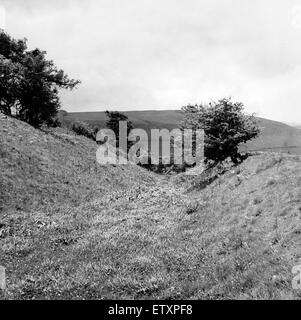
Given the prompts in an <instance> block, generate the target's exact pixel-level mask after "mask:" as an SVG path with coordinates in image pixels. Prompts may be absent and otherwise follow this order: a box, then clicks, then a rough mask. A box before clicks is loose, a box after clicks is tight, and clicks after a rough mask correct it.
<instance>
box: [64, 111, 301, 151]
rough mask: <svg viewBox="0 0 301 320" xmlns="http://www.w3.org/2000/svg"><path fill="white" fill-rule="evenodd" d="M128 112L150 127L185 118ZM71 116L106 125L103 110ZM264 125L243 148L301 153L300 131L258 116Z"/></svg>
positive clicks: (140, 124)
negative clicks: (259, 132)
mask: <svg viewBox="0 0 301 320" xmlns="http://www.w3.org/2000/svg"><path fill="white" fill-rule="evenodd" d="M124 114H125V115H127V116H128V118H129V119H130V120H131V121H132V122H133V124H134V127H136V128H142V129H145V130H147V131H149V130H150V129H157V128H158V129H161V128H167V129H173V128H176V127H178V125H179V123H180V122H181V120H182V117H183V116H182V113H181V111H180V110H165V111H161V110H160V111H159V110H158V111H129V112H124ZM72 119H77V120H82V121H86V122H89V123H91V124H92V125H95V126H98V127H100V128H101V127H105V122H106V115H105V113H104V112H78V113H69V114H68V116H67V117H65V121H67V122H68V121H71V120H72ZM258 123H259V126H260V127H261V128H262V134H261V135H260V137H259V138H258V139H256V140H254V141H252V142H251V143H248V144H247V145H246V146H245V147H243V149H244V150H250V151H255V150H266V151H281V152H289V153H292V154H301V131H300V130H298V129H297V128H293V127H291V126H289V125H286V124H284V123H281V122H277V121H272V120H267V119H263V118H258Z"/></svg>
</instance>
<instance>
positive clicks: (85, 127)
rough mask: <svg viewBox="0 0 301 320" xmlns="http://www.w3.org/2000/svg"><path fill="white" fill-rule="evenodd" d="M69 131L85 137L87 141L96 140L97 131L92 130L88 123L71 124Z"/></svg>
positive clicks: (77, 122) (76, 122)
mask: <svg viewBox="0 0 301 320" xmlns="http://www.w3.org/2000/svg"><path fill="white" fill-rule="evenodd" d="M71 130H72V131H74V132H75V133H76V134H78V135H81V136H85V137H87V138H89V139H93V140H95V139H96V132H97V130H96V129H94V128H92V127H91V126H90V125H89V124H88V123H86V122H83V121H75V122H72V123H71Z"/></svg>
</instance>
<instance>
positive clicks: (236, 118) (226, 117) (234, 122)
mask: <svg viewBox="0 0 301 320" xmlns="http://www.w3.org/2000/svg"><path fill="white" fill-rule="evenodd" d="M243 108H244V106H243V104H242V103H241V102H235V103H234V102H232V101H231V99H230V98H224V99H221V100H219V101H217V102H212V103H209V104H200V105H188V106H185V107H183V108H182V111H183V112H184V120H183V123H182V124H181V127H182V128H188V129H203V130H204V132H205V148H204V149H205V150H204V151H205V158H206V159H207V160H212V161H213V162H214V163H216V162H222V161H223V160H225V159H227V158H228V157H230V158H231V159H232V161H233V162H234V163H238V162H240V161H242V160H243V156H242V155H241V154H240V153H239V149H238V148H239V145H240V144H241V143H246V142H247V141H249V140H251V139H254V138H256V137H257V136H258V134H259V132H260V130H259V128H258V126H257V123H256V118H255V117H254V115H247V114H245V113H244V112H243Z"/></svg>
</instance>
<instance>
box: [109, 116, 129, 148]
mask: <svg viewBox="0 0 301 320" xmlns="http://www.w3.org/2000/svg"><path fill="white" fill-rule="evenodd" d="M106 115H107V117H108V120H107V122H106V126H107V128H108V129H111V130H113V131H114V133H115V136H116V147H117V148H118V147H119V121H127V138H128V136H129V133H130V132H131V130H132V129H133V124H132V122H131V121H129V120H128V117H127V116H126V115H125V114H123V113H121V112H118V111H111V112H110V111H106ZM132 144H133V143H131V141H128V145H127V149H128V150H129V149H130V147H131V146H132ZM128 150H127V151H128Z"/></svg>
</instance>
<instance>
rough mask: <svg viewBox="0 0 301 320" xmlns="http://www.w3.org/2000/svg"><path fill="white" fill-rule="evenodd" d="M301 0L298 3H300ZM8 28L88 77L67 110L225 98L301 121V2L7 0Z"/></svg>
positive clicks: (66, 102)
mask: <svg viewBox="0 0 301 320" xmlns="http://www.w3.org/2000/svg"><path fill="white" fill-rule="evenodd" d="M298 3H299V4H298ZM0 4H2V6H4V7H5V11H6V31H7V32H9V33H10V34H11V35H12V36H14V37H16V38H19V37H26V38H28V40H29V45H30V47H39V48H41V49H44V50H46V51H47V52H48V57H49V58H51V59H53V60H55V62H56V63H57V65H58V66H59V67H61V68H62V69H64V70H65V71H66V72H67V73H68V74H69V75H70V76H71V77H73V78H78V79H80V80H82V84H81V86H80V87H79V89H77V90H76V91H73V92H71V93H67V94H63V95H62V100H63V108H64V109H66V110H68V111H97V110H100V111H101V110H105V109H116V110H133V109H134V110H138V109H140V110H144V109H177V108H180V107H181V106H182V105H185V104H188V103H193V104H194V103H200V102H205V101H210V100H213V99H216V98H222V97H224V96H232V97H233V99H234V100H239V101H242V102H243V103H244V104H245V106H246V109H247V111H248V112H255V113H257V115H259V116H262V117H266V118H270V119H274V120H279V121H287V122H300V123H301V2H300V1H294V0H289V1H288V0H85V1H79V0H57V1H55V0H52V1H49V0H47V1H46V0H26V1H24V0H9V1H8V0H2V1H1V0H0Z"/></svg>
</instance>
